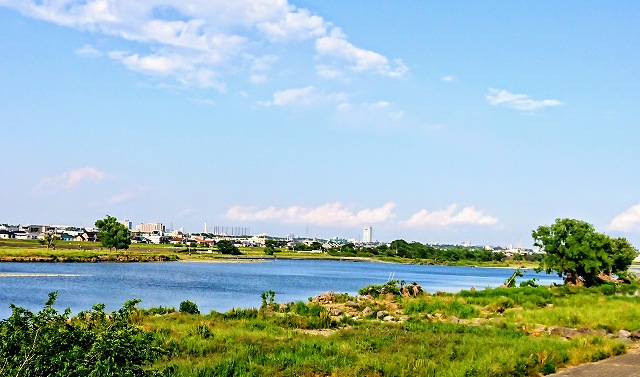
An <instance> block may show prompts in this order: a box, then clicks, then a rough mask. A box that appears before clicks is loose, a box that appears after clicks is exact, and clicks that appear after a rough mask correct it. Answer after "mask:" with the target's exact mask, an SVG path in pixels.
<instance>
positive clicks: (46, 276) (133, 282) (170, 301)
mask: <svg viewBox="0 0 640 377" xmlns="http://www.w3.org/2000/svg"><path fill="white" fill-rule="evenodd" d="M512 273H513V270H511V269H502V268H473V267H445V266H419V265H401V264H390V263H374V262H341V261H317V260H275V261H273V260H272V261H265V262H258V263H196V262H193V263H192V262H175V263H0V318H7V317H8V316H9V315H10V314H11V310H10V309H9V304H10V303H13V304H16V305H18V306H22V307H25V308H28V309H30V310H34V311H36V310H39V309H40V308H41V307H42V306H43V305H44V302H45V301H46V299H47V297H48V296H47V295H48V293H49V292H52V291H58V292H59V294H58V301H57V302H56V305H55V307H56V308H57V309H59V310H63V309H65V308H67V307H69V308H71V309H72V311H73V312H74V313H76V312H78V311H80V310H86V309H90V308H91V307H92V306H93V305H94V304H96V303H104V304H105V305H106V306H107V310H109V311H113V310H117V309H119V308H120V307H121V306H122V304H123V303H124V302H125V301H127V300H130V299H132V298H140V299H141V300H142V303H141V304H140V306H141V307H153V306H173V307H176V308H177V307H178V306H179V305H180V302H181V301H184V300H191V301H193V302H195V303H197V304H198V307H199V308H200V311H202V312H205V313H208V312H209V311H211V310H217V311H222V312H223V311H227V310H229V309H231V308H233V307H243V308H249V307H258V306H260V301H261V299H260V294H261V293H262V292H264V291H267V290H273V291H275V292H276V301H278V302H289V301H298V300H303V301H306V300H307V298H308V297H312V296H315V295H318V294H320V293H324V292H327V291H334V292H341V293H343V292H347V293H350V294H355V293H357V291H358V289H360V288H362V287H364V286H366V285H369V284H381V283H384V282H386V281H387V280H388V279H389V278H390V277H392V278H394V279H398V280H404V281H406V282H407V283H411V282H414V281H415V282H417V283H418V284H420V285H422V287H423V288H424V289H425V290H426V291H428V292H432V293H433V292H436V291H447V292H457V291H460V290H462V289H470V288H471V287H473V286H475V287H477V288H478V289H481V288H485V287H497V286H499V285H500V284H502V283H503V282H504V281H505V279H506V278H508V277H509V276H511V274H512ZM13 274H23V275H21V276H18V275H13ZM12 275H13V276H12ZM533 277H538V278H540V282H539V283H541V284H551V283H553V282H559V279H557V277H555V275H546V274H539V275H536V274H535V272H533V271H528V272H526V273H525V277H524V278H520V279H519V281H521V280H526V279H531V278H533Z"/></svg>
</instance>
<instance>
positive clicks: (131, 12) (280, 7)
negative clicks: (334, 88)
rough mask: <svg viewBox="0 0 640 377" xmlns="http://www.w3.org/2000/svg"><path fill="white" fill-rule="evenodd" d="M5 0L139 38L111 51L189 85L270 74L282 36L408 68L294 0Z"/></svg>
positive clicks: (87, 52) (373, 64)
mask: <svg viewBox="0 0 640 377" xmlns="http://www.w3.org/2000/svg"><path fill="white" fill-rule="evenodd" d="M0 6H3V7H8V8H13V9H16V10H18V11H20V12H21V13H23V14H24V15H27V16H30V17H33V18H37V19H41V20H46V21H49V22H52V23H56V24H59V25H64V26H67V27H70V28H75V29H79V30H89V31H91V32H92V33H93V34H94V35H98V36H100V35H106V36H112V37H115V38H116V39H121V40H125V41H134V42H137V43H135V44H129V46H130V47H129V48H132V49H135V50H133V51H131V52H128V53H126V54H115V55H114V54H110V56H111V57H112V58H118V60H119V61H121V62H122V63H123V64H124V65H125V67H127V68H129V69H132V70H135V71H137V72H141V73H144V74H147V75H153V76H155V77H160V78H162V79H164V80H171V79H173V80H175V81H176V82H178V83H181V84H185V85H198V86H200V87H216V88H220V87H223V86H224V82H223V81H224V78H226V77H227V75H237V74H240V75H246V77H248V78H249V80H248V81H251V82H254V83H259V82H263V81H264V80H265V78H266V76H265V72H256V71H255V70H254V69H253V68H251V66H252V61H253V59H254V58H253V56H255V55H260V52H261V51H264V50H265V49H266V50H274V49H272V48H271V47H272V46H273V45H274V44H295V46H294V47H296V48H297V47H299V46H298V45H299V44H300V43H309V42H311V43H314V42H315V47H316V49H317V50H316V52H317V54H319V55H320V56H322V57H323V58H326V59H329V62H330V63H331V64H341V63H344V64H346V65H347V66H348V67H349V68H350V69H352V70H353V71H355V72H365V71H368V72H376V73H379V74H382V75H386V76H390V77H399V76H402V75H403V74H404V73H405V72H406V71H407V68H406V66H405V65H404V64H402V62H400V61H396V62H394V63H393V64H392V63H390V62H389V60H388V59H387V58H386V57H385V56H383V55H381V54H379V53H376V52H374V51H370V50H366V49H363V48H360V47H357V46H355V45H354V44H352V43H351V42H349V41H348V40H347V38H346V36H345V35H344V34H343V33H342V32H341V31H340V30H339V29H338V28H336V27H334V26H333V25H332V24H331V22H328V21H326V20H325V19H324V18H322V17H321V16H318V15H315V14H312V13H311V12H310V11H309V10H307V9H304V8H299V7H297V6H295V5H293V4H290V3H289V1H288V0H233V1H229V0H191V1H188V2H185V1H180V0H136V1H129V0H83V1H76V0H55V1H25V0H1V1H0ZM76 53H78V54H81V55H84V56H96V55H97V54H98V53H99V51H97V50H95V49H94V48H92V47H91V46H83V47H81V48H79V49H78V50H77V51H76ZM312 61H313V60H312V57H311V56H309V63H310V64H312V63H311V62H312ZM345 62H346V63H345ZM283 64H286V62H284V63H283ZM332 71H333V72H334V73H333V75H335V72H338V70H336V69H333V70H332ZM323 72H324V74H329V75H331V74H332V73H330V72H331V71H330V70H324V71H323ZM252 75H253V76H252ZM213 78H215V79H213Z"/></svg>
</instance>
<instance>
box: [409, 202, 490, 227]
mask: <svg viewBox="0 0 640 377" xmlns="http://www.w3.org/2000/svg"><path fill="white" fill-rule="evenodd" d="M497 223H498V219H497V218H495V217H492V216H487V215H484V214H483V213H482V212H481V211H478V210H476V209H475V207H473V206H470V207H464V208H462V209H461V210H459V211H458V205H457V204H451V205H450V206H448V207H447V208H445V209H441V210H437V211H432V212H430V211H428V210H426V209H423V210H421V211H419V212H417V213H415V214H414V215H413V216H411V218H409V220H407V221H405V222H403V225H404V226H406V227H408V228H428V227H448V226H450V225H464V224H473V225H495V224H497Z"/></svg>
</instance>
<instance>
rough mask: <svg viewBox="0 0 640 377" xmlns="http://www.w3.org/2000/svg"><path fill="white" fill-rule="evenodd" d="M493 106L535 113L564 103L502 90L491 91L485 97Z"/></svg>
mask: <svg viewBox="0 0 640 377" xmlns="http://www.w3.org/2000/svg"><path fill="white" fill-rule="evenodd" d="M485 98H486V99H487V101H488V102H489V104H491V105H493V106H506V107H509V108H512V109H516V110H525V111H533V110H539V109H543V108H545V107H553V106H560V105H562V102H560V101H558V100H555V99H544V100H534V99H532V98H531V97H529V96H528V95H526V94H514V93H509V92H508V91H506V90H501V89H493V88H491V89H489V93H488V94H487V95H486V97H485Z"/></svg>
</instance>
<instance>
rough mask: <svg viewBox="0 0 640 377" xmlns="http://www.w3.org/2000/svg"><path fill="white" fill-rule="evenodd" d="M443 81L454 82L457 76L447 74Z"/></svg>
mask: <svg viewBox="0 0 640 377" xmlns="http://www.w3.org/2000/svg"><path fill="white" fill-rule="evenodd" d="M441 80H442V81H444V82H452V81H455V80H456V77H455V76H451V75H447V76H442V79H441Z"/></svg>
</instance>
